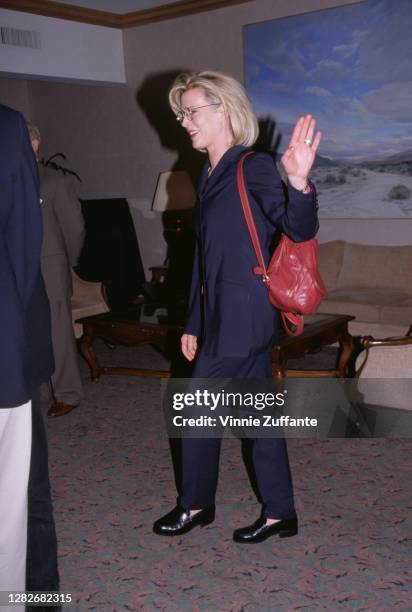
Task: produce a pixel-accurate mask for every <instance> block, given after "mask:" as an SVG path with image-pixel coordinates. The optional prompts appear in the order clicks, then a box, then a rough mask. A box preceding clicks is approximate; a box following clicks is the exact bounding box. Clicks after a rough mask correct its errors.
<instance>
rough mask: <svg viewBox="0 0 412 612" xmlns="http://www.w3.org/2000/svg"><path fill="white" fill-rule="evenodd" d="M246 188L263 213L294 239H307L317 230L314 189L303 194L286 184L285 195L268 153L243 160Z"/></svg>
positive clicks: (296, 240) (295, 240) (276, 170)
mask: <svg viewBox="0 0 412 612" xmlns="http://www.w3.org/2000/svg"><path fill="white" fill-rule="evenodd" d="M244 168H245V180H246V185H247V188H248V191H249V193H250V195H251V196H252V198H253V199H254V201H255V202H256V203H257V204H258V206H259V208H260V209H261V212H262V213H263V216H264V217H265V218H266V220H267V221H268V222H269V223H271V224H272V225H273V226H277V227H281V229H282V230H283V231H284V232H285V233H286V234H287V235H288V236H289V237H290V238H291V239H292V240H293V241H294V242H302V241H304V240H309V239H310V238H313V236H315V235H316V232H317V231H318V227H319V224H318V216H317V201H316V192H315V190H314V189H313V191H312V193H309V194H306V195H305V194H303V193H301V192H300V191H298V190H296V189H294V188H293V187H291V186H289V187H288V189H287V197H285V191H286V189H285V187H284V185H283V184H282V180H281V178H280V174H279V172H278V169H277V168H276V164H275V162H274V160H273V158H272V157H271V156H270V155H269V154H268V153H256V154H254V155H251V156H250V157H248V158H247V159H246V160H245V166H244Z"/></svg>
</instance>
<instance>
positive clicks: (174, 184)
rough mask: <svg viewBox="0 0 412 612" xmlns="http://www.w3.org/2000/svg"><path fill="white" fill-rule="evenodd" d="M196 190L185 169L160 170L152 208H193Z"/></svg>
mask: <svg viewBox="0 0 412 612" xmlns="http://www.w3.org/2000/svg"><path fill="white" fill-rule="evenodd" d="M195 202H196V192H195V190H194V187H193V183H192V180H191V178H190V176H189V174H188V173H187V172H186V171H185V170H175V171H173V172H161V173H160V174H159V178H158V180H157V185H156V191H155V194H154V198H153V204H152V210H157V211H158V212H165V211H166V210H184V209H187V208H193V206H194V205H195Z"/></svg>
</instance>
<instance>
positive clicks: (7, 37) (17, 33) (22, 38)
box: [0, 26, 41, 49]
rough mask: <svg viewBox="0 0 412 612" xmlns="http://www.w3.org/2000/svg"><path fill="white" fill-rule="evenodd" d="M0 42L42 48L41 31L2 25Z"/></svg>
mask: <svg viewBox="0 0 412 612" xmlns="http://www.w3.org/2000/svg"><path fill="white" fill-rule="evenodd" d="M0 44H2V45H11V46H13V47H26V48H28V49H41V38H40V32H34V31H32V30H20V29H18V28H9V27H7V26H0Z"/></svg>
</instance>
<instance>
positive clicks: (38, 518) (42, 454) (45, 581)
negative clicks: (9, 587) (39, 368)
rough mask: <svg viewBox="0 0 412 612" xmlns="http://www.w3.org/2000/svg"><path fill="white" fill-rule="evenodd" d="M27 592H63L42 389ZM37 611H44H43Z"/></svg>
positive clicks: (35, 416) (35, 428) (36, 402)
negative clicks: (60, 584)
mask: <svg viewBox="0 0 412 612" xmlns="http://www.w3.org/2000/svg"><path fill="white" fill-rule="evenodd" d="M26 589H27V590H28V591H43V590H45V591H58V590H59V572H58V569H57V540H56V529H55V525H54V517H53V505H52V499H51V492H50V481H49V460H48V450H47V434H46V429H45V426H44V420H43V414H42V411H41V405H40V393H39V391H38V390H36V392H35V393H34V394H33V398H32V447H31V463H30V475H29V488H28V525H27V565H26ZM33 609H34V608H33ZM37 609H38V610H40V608H37ZM47 609H48V610H49V609H50V610H52V609H57V608H47Z"/></svg>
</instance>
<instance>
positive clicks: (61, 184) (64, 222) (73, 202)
mask: <svg viewBox="0 0 412 612" xmlns="http://www.w3.org/2000/svg"><path fill="white" fill-rule="evenodd" d="M56 176H57V177H58V181H57V185H56V192H55V194H54V199H53V207H54V211H55V214H56V217H57V220H58V223H59V226H60V229H61V231H62V234H63V237H64V242H65V246H66V251H67V254H68V256H69V261H70V265H71V266H72V267H73V266H75V265H76V264H77V262H78V259H79V257H80V251H81V249H82V246H83V242H84V237H85V231H84V219H83V215H82V210H81V206H80V202H79V200H78V198H77V197H76V194H75V193H74V189H73V187H72V185H71V184H70V182H69V181H68V179H67V178H66V177H64V176H60V175H56Z"/></svg>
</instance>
